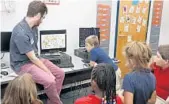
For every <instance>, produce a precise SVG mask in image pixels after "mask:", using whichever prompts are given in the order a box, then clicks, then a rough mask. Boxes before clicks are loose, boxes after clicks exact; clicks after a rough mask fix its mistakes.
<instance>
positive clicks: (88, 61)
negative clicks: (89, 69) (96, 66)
mask: <svg viewBox="0 0 169 104" xmlns="http://www.w3.org/2000/svg"><path fill="white" fill-rule="evenodd" d="M82 62H83V63H90V60H86V59H83V60H82Z"/></svg>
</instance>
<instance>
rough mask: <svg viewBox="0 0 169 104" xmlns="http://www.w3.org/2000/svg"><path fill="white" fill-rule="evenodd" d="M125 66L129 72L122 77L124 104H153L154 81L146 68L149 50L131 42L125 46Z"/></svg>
mask: <svg viewBox="0 0 169 104" xmlns="http://www.w3.org/2000/svg"><path fill="white" fill-rule="evenodd" d="M124 56H125V58H126V65H127V66H128V68H129V69H130V70H131V72H130V73H128V74H127V75H126V76H125V77H124V81H123V89H124V104H147V103H153V104H154V103H155V99H156V92H155V88H156V79H155V76H154V75H153V73H151V70H150V69H149V67H148V63H149V61H150V59H151V57H152V52H151V49H150V48H149V47H148V46H147V45H146V44H144V43H142V42H135V41H133V42H131V43H128V44H127V45H126V46H125V49H124Z"/></svg>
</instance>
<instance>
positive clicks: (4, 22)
mask: <svg viewBox="0 0 169 104" xmlns="http://www.w3.org/2000/svg"><path fill="white" fill-rule="evenodd" d="M15 1H16V11H15V12H14V13H5V12H1V31H12V29H13V27H14V26H15V25H16V24H17V23H18V22H19V21H20V20H21V19H22V18H23V17H24V16H25V15H26V11H27V7H28V4H29V2H30V1H32V0H15ZM95 26H96V0H60V5H48V15H47V16H46V18H45V19H44V20H43V23H42V24H41V25H40V27H39V30H52V29H54V30H59V29H66V30H67V52H68V53H71V54H72V53H73V52H74V49H75V48H78V47H79V27H95ZM5 56H6V57H8V55H5Z"/></svg>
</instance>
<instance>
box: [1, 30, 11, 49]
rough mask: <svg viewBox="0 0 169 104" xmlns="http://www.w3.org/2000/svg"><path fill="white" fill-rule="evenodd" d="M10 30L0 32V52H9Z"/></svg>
mask: <svg viewBox="0 0 169 104" xmlns="http://www.w3.org/2000/svg"><path fill="white" fill-rule="evenodd" d="M11 34H12V32H1V52H9V45H10V39H11Z"/></svg>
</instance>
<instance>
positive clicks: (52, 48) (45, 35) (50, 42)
mask: <svg viewBox="0 0 169 104" xmlns="http://www.w3.org/2000/svg"><path fill="white" fill-rule="evenodd" d="M40 48H41V53H54V52H59V51H62V52H66V30H45V31H40Z"/></svg>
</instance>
